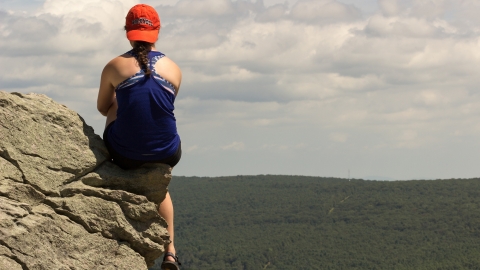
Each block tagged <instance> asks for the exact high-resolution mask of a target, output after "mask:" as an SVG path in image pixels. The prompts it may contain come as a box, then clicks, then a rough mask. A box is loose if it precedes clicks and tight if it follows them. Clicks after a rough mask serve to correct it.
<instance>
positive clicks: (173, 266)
mask: <svg viewBox="0 0 480 270" xmlns="http://www.w3.org/2000/svg"><path fill="white" fill-rule="evenodd" d="M167 257H172V258H173V259H174V260H175V261H174V262H172V261H166V260H165V258H167ZM180 265H182V264H181V263H180V261H179V260H178V257H177V256H176V255H175V254H173V253H171V252H167V253H165V256H164V257H163V262H162V270H180Z"/></svg>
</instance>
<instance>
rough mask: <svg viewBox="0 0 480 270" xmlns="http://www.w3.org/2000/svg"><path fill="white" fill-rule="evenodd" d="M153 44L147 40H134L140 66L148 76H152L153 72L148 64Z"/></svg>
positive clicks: (136, 56)
mask: <svg viewBox="0 0 480 270" xmlns="http://www.w3.org/2000/svg"><path fill="white" fill-rule="evenodd" d="M152 45H153V44H152V43H149V42H145V41H134V42H133V55H134V56H135V59H137V62H138V64H139V65H140V68H141V69H142V70H143V71H144V72H145V75H146V76H150V73H151V72H152V71H151V70H150V67H149V65H148V57H147V55H148V49H149V48H151V46H152Z"/></svg>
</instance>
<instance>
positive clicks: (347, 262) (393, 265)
mask: <svg viewBox="0 0 480 270" xmlns="http://www.w3.org/2000/svg"><path fill="white" fill-rule="evenodd" d="M170 192H171V195H172V198H173V201H174V206H175V211H176V212H175V214H176V220H175V229H176V237H175V240H176V247H177V249H178V255H179V256H180V258H181V259H182V260H183V265H184V267H183V268H182V269H185V270H188V269H202V270H205V269H222V270H224V269H249V270H250V269H255V270H256V269H382V270H383V269H480V179H451V180H429V181H421V180H416V181H392V182H387V181H364V180H358V179H353V180H351V181H348V180H346V179H338V178H321V177H303V176H276V175H259V176H235V177H216V178H203V177H179V176H174V177H173V179H172V182H171V185H170Z"/></svg>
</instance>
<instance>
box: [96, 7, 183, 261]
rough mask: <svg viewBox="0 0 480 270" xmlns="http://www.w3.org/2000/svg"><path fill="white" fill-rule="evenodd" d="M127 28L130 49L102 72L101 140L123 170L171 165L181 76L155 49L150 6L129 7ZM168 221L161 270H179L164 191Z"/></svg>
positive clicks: (156, 24) (176, 155)
mask: <svg viewBox="0 0 480 270" xmlns="http://www.w3.org/2000/svg"><path fill="white" fill-rule="evenodd" d="M125 30H126V32H127V39H128V40H129V41H130V44H131V45H132V47H133V49H132V50H131V51H129V52H127V53H125V54H123V55H121V56H118V57H116V58H114V59H113V60H111V61H110V62H109V63H108V64H107V65H106V66H105V68H104V69H103V72H102V76H101V81H100V89H99V92H98V99H97V108H98V110H99V111H100V113H101V114H102V115H104V116H106V117H107V121H106V128H105V132H104V133H103V139H104V141H105V144H106V146H107V148H108V151H109V152H110V155H111V156H112V159H113V162H114V163H115V164H117V165H118V166H120V167H121V168H123V169H135V168H138V167H140V166H141V165H142V164H145V163H165V164H168V165H170V166H171V167H174V166H175V165H176V164H177V163H178V161H179V160H180V157H181V153H182V151H181V146H180V137H179V136H178V134H177V128H176V120H175V116H174V114H173V110H174V105H173V103H174V101H175V97H176V96H177V94H178V91H179V88H180V83H181V80H182V73H181V71H180V68H179V67H178V66H177V65H176V64H175V63H174V62H173V61H172V60H170V59H168V58H167V57H165V55H164V54H162V53H161V52H159V51H157V50H156V48H155V42H156V41H157V39H158V33H159V31H160V18H159V17H158V14H157V12H156V11H155V9H154V8H152V7H151V6H148V5H144V4H139V5H136V6H134V7H132V8H131V9H130V11H129V12H128V14H127V17H126V23H125ZM159 213H160V215H161V216H162V217H163V218H165V220H166V221H167V223H168V228H167V230H168V232H169V234H170V241H171V242H170V244H169V245H168V246H167V247H166V253H165V257H164V259H163V263H162V269H180V268H179V265H180V262H179V261H178V257H177V256H176V253H175V247H174V242H173V235H174V234H173V233H174V230H173V204H172V200H171V198H170V194H169V193H168V192H167V195H166V197H165V200H164V201H163V202H162V203H161V204H160V206H159Z"/></svg>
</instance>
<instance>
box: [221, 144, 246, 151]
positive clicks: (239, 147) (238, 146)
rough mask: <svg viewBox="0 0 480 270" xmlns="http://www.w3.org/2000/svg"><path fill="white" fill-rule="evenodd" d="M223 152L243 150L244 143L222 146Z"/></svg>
mask: <svg viewBox="0 0 480 270" xmlns="http://www.w3.org/2000/svg"><path fill="white" fill-rule="evenodd" d="M222 149H223V150H234V151H240V150H243V149H245V143H243V142H232V143H231V144H228V145H224V146H222Z"/></svg>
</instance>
